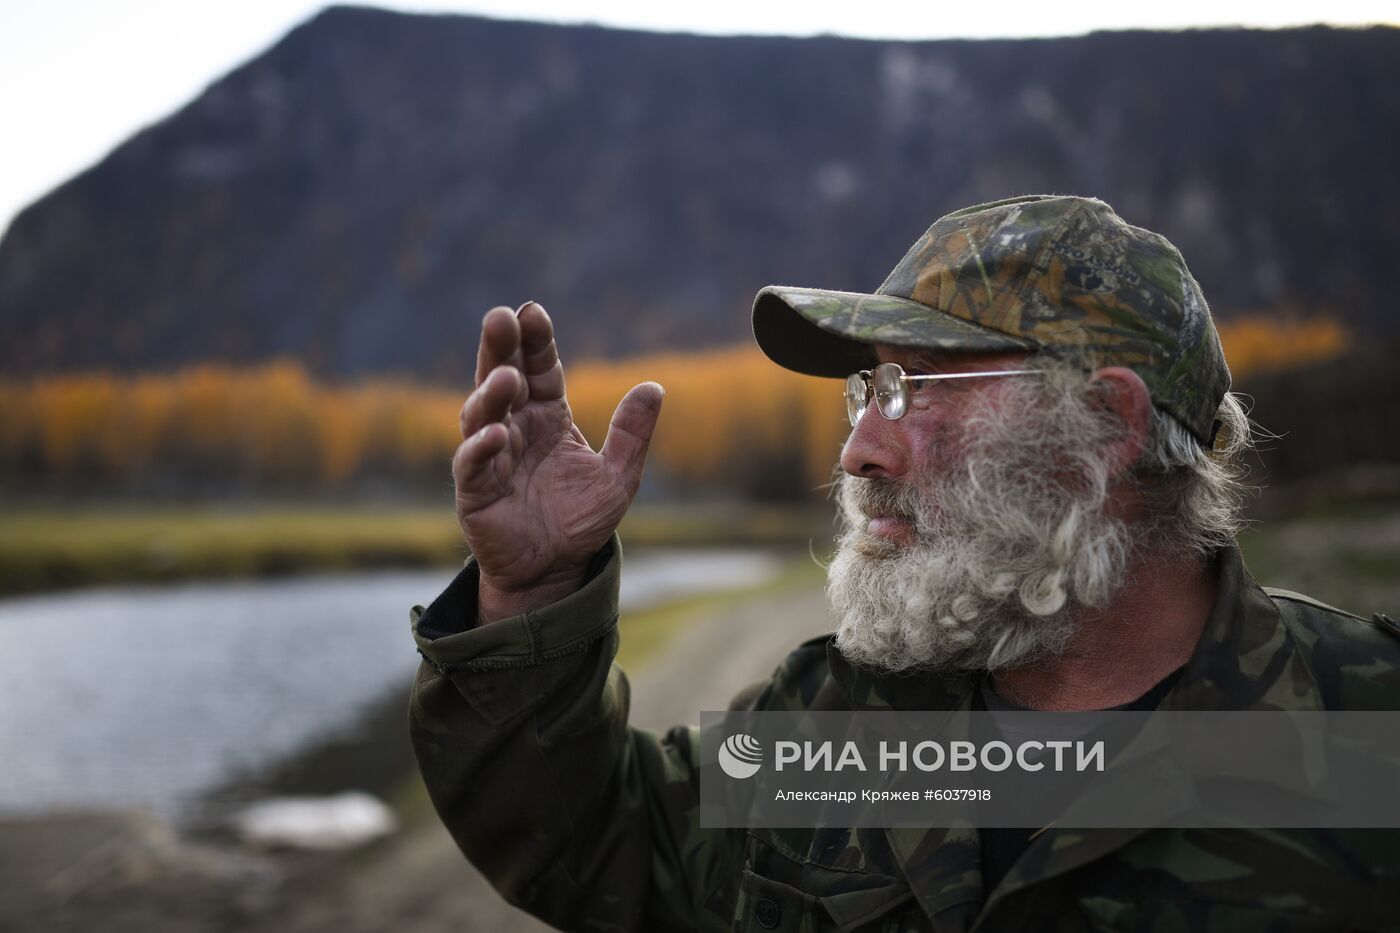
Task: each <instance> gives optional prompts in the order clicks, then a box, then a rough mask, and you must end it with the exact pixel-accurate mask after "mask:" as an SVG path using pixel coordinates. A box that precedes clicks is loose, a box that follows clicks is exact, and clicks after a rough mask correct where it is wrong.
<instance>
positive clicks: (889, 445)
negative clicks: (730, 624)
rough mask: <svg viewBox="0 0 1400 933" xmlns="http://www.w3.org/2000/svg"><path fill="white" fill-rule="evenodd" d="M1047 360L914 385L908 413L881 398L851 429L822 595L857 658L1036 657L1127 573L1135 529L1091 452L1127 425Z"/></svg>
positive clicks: (995, 664) (909, 361)
mask: <svg viewBox="0 0 1400 933" xmlns="http://www.w3.org/2000/svg"><path fill="white" fill-rule="evenodd" d="M877 350H878V352H879V358H880V361H881V362H894V363H898V364H900V366H902V367H903V368H904V369H905V371H906V372H907V373H909V374H916V373H932V372H972V371H977V370H981V371H996V370H1014V369H1024V368H1028V366H1027V362H1026V358H1025V357H1024V356H1022V355H1020V354H998V355H995V356H993V355H970V354H961V355H951V354H945V355H928V354H923V353H919V352H915V351H909V350H898V349H894V348H889V347H879V348H877ZM1030 368H1040V367H1039V364H1034V363H1032V364H1030ZM1052 369H1053V371H1051V372H1047V373H1045V374H1042V375H1037V376H990V377H987V378H985V379H977V378H974V379H963V380H941V381H929V382H916V383H912V384H911V385H910V386H909V389H910V406H909V411H908V412H907V413H906V414H905V416H904V417H903V418H901V419H899V420H897V421H889V420H887V419H885V418H884V417H883V416H882V415H880V413H879V411H878V410H876V409H875V407H874V406H873V405H872V406H871V407H870V409H869V410H868V411H867V412H866V414H865V415H864V417H862V418H861V420H860V423H859V424H858V425H856V426H855V427H854V428H852V430H851V435H850V438H849V439H848V440H847V442H846V445H845V447H844V449H843V450H842V455H841V466H842V468H843V470H844V471H845V474H846V475H845V476H844V477H842V481H841V484H840V501H841V507H842V517H843V522H844V526H845V527H844V530H843V532H842V535H841V537H840V540H839V542H838V545H839V546H838V550H837V554H836V557H835V559H834V560H833V562H832V565H831V567H830V568H829V571H828V593H829V595H830V598H831V601H832V605H833V608H834V609H835V610H836V612H837V613H838V616H839V617H840V619H841V625H840V629H839V631H838V633H837V644H838V646H839V647H840V648H841V650H842V651H843V652H844V653H845V654H846V655H847V656H848V657H849V658H851V659H852V660H853V661H856V662H858V663H866V664H869V665H871V666H875V667H882V668H887V669H891V670H904V669H911V668H922V669H932V668H954V669H979V670H981V669H992V668H1003V667H1010V666H1017V665H1019V664H1022V663H1029V661H1031V660H1034V659H1035V658H1037V657H1041V656H1044V655H1045V654H1046V653H1052V652H1056V651H1059V650H1061V649H1063V648H1064V647H1065V645H1066V644H1067V643H1068V640H1069V639H1070V637H1071V636H1072V634H1073V632H1074V630H1075V629H1074V618H1073V617H1074V610H1075V609H1076V608H1077V606H1078V605H1100V604H1103V603H1104V602H1106V601H1107V599H1108V598H1109V597H1110V596H1111V595H1112V593H1113V592H1116V590H1117V589H1118V588H1119V587H1120V586H1121V584H1122V579H1123V576H1124V566H1125V563H1126V556H1127V553H1128V551H1129V549H1130V545H1131V541H1130V540H1129V537H1128V529H1127V528H1126V527H1125V526H1124V524H1123V523H1122V522H1121V521H1118V520H1117V519H1115V518H1114V517H1113V516H1112V515H1111V514H1109V511H1108V509H1107V505H1108V491H1107V488H1108V485H1109V483H1108V480H1109V476H1110V472H1111V470H1110V467H1109V466H1108V465H1107V464H1105V463H1104V462H1103V459H1102V457H1101V456H1099V455H1098V454H1097V453H1096V451H1099V450H1101V449H1102V448H1103V446H1104V444H1106V443H1107V442H1108V441H1109V440H1111V438H1112V436H1113V433H1114V431H1115V430H1117V429H1119V427H1120V426H1119V425H1118V424H1117V423H1115V422H1114V421H1113V420H1112V419H1111V418H1106V417H1105V415H1104V411H1103V409H1102V408H1101V407H1100V406H1098V405H1095V404H1094V403H1093V400H1092V398H1091V396H1090V393H1089V392H1088V391H1087V385H1088V382H1087V380H1086V378H1085V376H1084V375H1083V374H1082V373H1079V372H1077V371H1076V370H1074V369H1072V368H1068V367H1058V368H1054V367H1052Z"/></svg>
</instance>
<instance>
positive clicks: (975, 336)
mask: <svg viewBox="0 0 1400 933" xmlns="http://www.w3.org/2000/svg"><path fill="white" fill-rule="evenodd" d="M753 335H754V339H755V340H757V341H758V346H759V348H760V349H762V350H763V352H764V353H765V354H767V355H768V358H769V359H771V360H772V361H773V362H775V363H777V364H778V365H779V366H782V367H785V368H787V369H791V370H793V371H795V372H799V373H805V374H806V375H809V376H834V377H840V376H846V375H849V374H850V373H852V372H855V371H857V370H860V369H865V368H867V367H868V366H870V365H871V364H872V363H873V362H874V361H875V349H874V344H877V343H882V344H889V345H891V346H896V347H924V348H928V349H933V350H948V351H958V352H963V353H995V352H999V351H1001V352H1005V351H1013V350H1032V349H1034V348H1035V345H1034V344H1032V343H1031V342H1029V341H1027V340H1022V339H1020V338H1018V337H1011V336H1008V335H1007V334H1003V333H1000V332H999V331H994V330H990V329H988V328H985V327H980V326H978V325H976V324H971V323H969V322H967V321H964V320H963V319H962V318H957V317H953V316H952V315H950V314H947V313H946V312H943V311H939V310H938V309H937V308H931V307H929V306H928V305H926V304H921V303H920V302H917V301H911V300H910V299H908V298H898V297H896V296H894V295H863V294H861V293H859V292H833V291H826V290H824V289H819V288H790V287H788V286H783V285H770V286H768V287H767V288H764V289H762V290H760V291H759V293H758V296H757V297H756V298H754V303H753Z"/></svg>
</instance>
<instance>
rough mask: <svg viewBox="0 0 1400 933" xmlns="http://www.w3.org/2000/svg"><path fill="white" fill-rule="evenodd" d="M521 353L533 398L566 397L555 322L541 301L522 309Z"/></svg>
mask: <svg viewBox="0 0 1400 933" xmlns="http://www.w3.org/2000/svg"><path fill="white" fill-rule="evenodd" d="M519 318H520V351H521V354H522V355H523V357H524V366H523V369H524V371H525V379H526V381H527V382H529V384H530V396H531V397H532V398H537V399H540V400H541V401H550V400H553V399H559V398H563V397H564V367H563V365H562V364H561V363H560V362H559V348H558V345H557V344H555V342H554V322H553V321H551V320H550V319H549V313H548V312H547V311H545V309H544V308H543V307H541V306H540V305H539V304H538V303H537V302H533V301H531V302H527V303H526V305H525V306H524V307H523V308H521V309H520V315H519Z"/></svg>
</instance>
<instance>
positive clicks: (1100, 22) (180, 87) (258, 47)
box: [0, 0, 1400, 230]
mask: <svg viewBox="0 0 1400 933" xmlns="http://www.w3.org/2000/svg"><path fill="white" fill-rule="evenodd" d="M377 5H379V6H386V7H393V8H397V9H406V10H417V11H429V10H431V11H456V12H462V13H479V14H484V15H488V16H497V17H509V18H513V19H538V20H550V21H556V22H558V21H563V22H585V21H586V22H596V23H602V24H606V25H616V26H627V27H633V28H641V29H658V30H669V31H687V32H705V33H718V34H725V33H779V34H788V35H813V34H816V33H836V34H839V35H848V36H866V37H871V38H899V39H937V38H955V37H968V38H981V37H991V36H1050V35H1075V34H1079V33H1084V32H1089V31H1091V30H1094V29H1130V28H1146V29H1176V28H1183V27H1188V26H1221V25H1245V26H1258V27H1277V26H1289V25H1300V24H1306V23H1315V22H1328V23H1335V24H1346V25H1356V24H1365V23H1376V22H1384V23H1390V24H1400V4H1397V3H1396V0H1386V2H1378V0H1330V2H1316V0H1314V2H1308V3H1302V2H1294V0H1276V2H1271V3H1265V2H1260V0H1252V2H1251V0H1176V2H1174V3H1171V4H1152V5H1147V4H1125V3H1123V2H1122V0H1113V2H1098V0H1087V2H1080V3H1075V4H1049V3H1043V2H1039V3H1007V2H1005V0H1002V2H999V3H978V2H972V3H936V4H935V3H921V4H916V3H914V2H913V0H894V2H889V0H863V2H861V3H853V4H834V3H833V4H821V3H812V2H811V0H805V2H786V0H785V2H775V3H764V2H761V0H743V2H741V0H709V2H707V3H705V4H703V5H702V4H696V3H690V4H667V3H656V2H654V0H652V2H634V0H590V2H588V3H567V2H563V0H485V2H471V0H459V2H452V0H420V2H417V3H398V2H393V3H382V4H377ZM323 6H325V4H323V3H315V2H307V0H234V2H228V3H201V2H190V0H70V2H50V0H0V121H3V122H0V127H3V129H2V130H0V132H3V140H4V142H3V145H0V230H3V229H4V228H5V227H7V226H8V225H9V222H10V219H11V218H12V217H13V216H14V214H15V213H17V212H18V211H19V210H20V209H21V208H22V207H24V206H25V205H26V204H28V203H30V202H32V201H33V200H34V199H36V198H38V197H39V196H40V195H42V194H44V193H45V192H46V191H48V190H49V189H51V188H53V187H54V186H56V185H58V184H59V183H61V182H62V181H64V180H65V179H67V178H69V177H71V176H72V175H73V174H75V173H76V172H79V171H81V170H82V169H84V168H86V167H87V166H89V165H91V164H92V163H93V162H95V161H97V160H98V159H100V158H101V157H102V156H103V155H104V154H105V153H106V152H107V151H108V150H110V149H111V148H113V147H114V146H116V145H117V144H119V143H120V142H122V140H124V139H126V138H127V137H128V136H130V135H131V134H132V133H133V132H135V131H136V130H137V129H139V128H140V127H142V126H144V125H146V124H148V123H150V122H152V121H154V120H157V119H159V118H161V117H162V116H164V115H166V114H168V113H170V112H171V111H172V110H174V109H175V108H177V107H179V106H180V105H181V104H183V103H185V102H186V101H188V100H190V99H191V98H192V97H194V96H195V95H197V94H198V93H199V92H200V90H201V89H203V88H204V87H205V86H206V85H208V84H209V83H210V82H211V81H214V80H215V79H217V78H218V77H220V76H221V75H223V74H224V73H225V72H227V71H228V70H229V69H231V68H233V67H234V66H236V65H238V64H240V63H241V62H243V61H246V60H247V59H249V58H251V57H252V56H254V55H256V54H258V53H259V52H260V51H262V50H263V49H264V48H266V47H267V46H269V45H271V44H272V43H274V42H276V41H277V40H278V39H279V38H280V37H281V36H282V35H284V34H285V33H286V32H287V31H288V30H289V29H291V28H292V27H293V26H295V25H296V24H297V23H299V22H301V21H303V20H305V19H307V18H308V17H310V16H312V15H313V14H314V13H315V12H316V11H317V10H318V9H320V8H321V7H323Z"/></svg>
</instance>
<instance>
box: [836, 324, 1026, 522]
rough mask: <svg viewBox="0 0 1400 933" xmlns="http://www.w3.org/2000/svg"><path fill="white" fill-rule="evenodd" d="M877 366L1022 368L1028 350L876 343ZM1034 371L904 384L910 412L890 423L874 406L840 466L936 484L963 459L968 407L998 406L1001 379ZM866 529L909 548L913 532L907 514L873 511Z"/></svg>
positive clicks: (916, 370)
mask: <svg viewBox="0 0 1400 933" xmlns="http://www.w3.org/2000/svg"><path fill="white" fill-rule="evenodd" d="M876 352H877V355H878V358H879V361H880V362H881V363H898V364H899V365H900V366H901V367H902V368H903V369H904V372H905V373H906V374H907V375H911V376H915V375H926V374H933V373H963V372H978V371H981V372H996V371H1004V370H1016V369H1023V368H1025V367H1024V366H1023V364H1024V362H1025V359H1026V354H1024V353H997V354H971V353H958V354H934V353H930V352H926V351H920V350H913V349H908V348H904V347H890V346H885V345H877V347H876ZM1027 378H1029V379H1034V378H1037V377H1035V376H1008V377H1003V376H990V377H987V378H985V379H951V380H929V381H924V382H911V383H909V387H908V388H909V411H908V412H906V413H905V415H904V417H903V418H900V419H898V420H897V421H890V420H888V419H886V418H885V417H884V416H883V415H881V414H880V413H879V411H878V410H876V408H875V405H874V404H873V403H872V404H871V405H870V406H869V409H868V411H867V412H866V416H865V417H863V418H861V420H860V423H859V424H857V425H856V426H855V427H854V428H852V429H851V433H850V436H849V437H848V438H847V439H846V444H845V446H844V447H843V448H842V450H841V469H842V470H844V471H845V472H846V473H847V474H849V475H850V476H856V477H861V478H863V479H888V480H899V481H902V482H912V483H935V482H937V479H938V477H939V476H940V475H942V474H944V473H946V471H948V470H950V469H953V468H955V467H956V466H957V465H958V464H959V463H960V462H961V460H962V458H961V456H960V453H959V452H960V450H961V448H962V446H963V444H964V440H963V433H964V431H965V430H966V426H965V421H966V418H967V414H968V410H969V407H970V406H971V405H972V404H973V403H974V402H976V403H977V404H979V405H983V406H992V407H995V406H996V400H997V398H998V397H999V395H1000V394H1001V392H1002V390H1003V389H1004V388H1005V385H1004V383H1005V382H1006V380H1007V379H1027ZM867 530H868V532H869V533H870V534H871V535H873V536H875V537H878V538H883V539H885V540H888V541H889V542H891V543H893V544H897V545H910V544H913V541H914V537H913V535H914V529H913V527H912V526H911V524H910V523H909V521H908V520H907V519H905V518H901V517H896V516H876V517H873V518H872V519H871V520H870V522H869V523H868V527H867Z"/></svg>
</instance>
